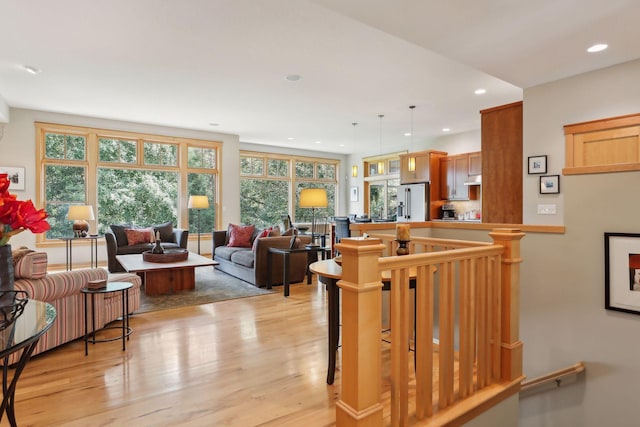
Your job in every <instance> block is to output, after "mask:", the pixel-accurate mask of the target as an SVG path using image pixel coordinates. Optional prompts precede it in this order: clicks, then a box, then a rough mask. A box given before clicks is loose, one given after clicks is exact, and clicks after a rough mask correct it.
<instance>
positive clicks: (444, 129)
mask: <svg viewBox="0 0 640 427" xmlns="http://www.w3.org/2000/svg"><path fill="white" fill-rule="evenodd" d="M450 130H451V129H449V128H442V132H449V131H450Z"/></svg>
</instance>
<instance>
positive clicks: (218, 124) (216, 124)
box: [209, 123, 220, 126]
mask: <svg viewBox="0 0 640 427" xmlns="http://www.w3.org/2000/svg"><path fill="white" fill-rule="evenodd" d="M209 126H220V123H209Z"/></svg>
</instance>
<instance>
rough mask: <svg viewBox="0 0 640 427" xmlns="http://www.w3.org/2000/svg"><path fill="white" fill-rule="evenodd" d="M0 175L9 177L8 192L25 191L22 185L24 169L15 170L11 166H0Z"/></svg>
mask: <svg viewBox="0 0 640 427" xmlns="http://www.w3.org/2000/svg"><path fill="white" fill-rule="evenodd" d="M0 173H6V174H7V175H9V177H8V178H9V182H10V184H9V191H10V192H11V191H13V190H20V191H23V190H24V189H25V185H24V168H16V167H11V166H0Z"/></svg>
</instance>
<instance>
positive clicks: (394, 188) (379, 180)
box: [364, 153, 400, 220]
mask: <svg viewBox="0 0 640 427" xmlns="http://www.w3.org/2000/svg"><path fill="white" fill-rule="evenodd" d="M364 160H365V162H364V165H365V174H366V176H365V192H366V194H367V198H366V199H365V212H367V213H368V214H369V217H370V218H375V219H391V220H395V219H396V217H397V215H398V187H399V186H400V153H394V154H388V155H385V156H377V157H370V158H367V159H364Z"/></svg>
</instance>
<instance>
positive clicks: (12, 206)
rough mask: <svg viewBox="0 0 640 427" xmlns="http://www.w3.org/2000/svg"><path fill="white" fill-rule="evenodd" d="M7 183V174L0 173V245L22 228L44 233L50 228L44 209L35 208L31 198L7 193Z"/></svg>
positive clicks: (22, 229)
mask: <svg viewBox="0 0 640 427" xmlns="http://www.w3.org/2000/svg"><path fill="white" fill-rule="evenodd" d="M9 184H11V182H10V181H9V179H8V175H7V174H6V173H2V174H0V245H6V244H7V242H8V241H9V239H10V238H11V236H13V235H16V234H18V233H20V232H22V231H24V230H30V231H31V232H32V233H44V232H45V231H47V230H49V229H50V228H51V226H50V225H49V223H48V222H47V221H46V219H47V218H48V217H49V215H48V214H47V213H46V212H45V211H44V209H36V207H35V206H34V205H33V202H32V201H31V200H25V201H20V200H18V199H17V197H16V195H15V194H11V193H9Z"/></svg>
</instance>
